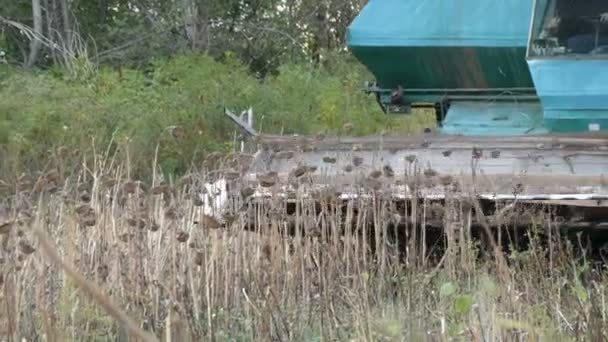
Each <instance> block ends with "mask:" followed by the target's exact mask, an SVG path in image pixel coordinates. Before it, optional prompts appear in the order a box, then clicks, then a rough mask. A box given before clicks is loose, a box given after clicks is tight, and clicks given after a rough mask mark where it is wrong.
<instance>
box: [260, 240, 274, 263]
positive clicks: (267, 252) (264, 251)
mask: <svg viewBox="0 0 608 342" xmlns="http://www.w3.org/2000/svg"><path fill="white" fill-rule="evenodd" d="M262 254H264V257H266V259H267V260H268V261H270V260H271V257H272V249H271V248H270V244H268V243H267V244H264V246H263V247H262Z"/></svg>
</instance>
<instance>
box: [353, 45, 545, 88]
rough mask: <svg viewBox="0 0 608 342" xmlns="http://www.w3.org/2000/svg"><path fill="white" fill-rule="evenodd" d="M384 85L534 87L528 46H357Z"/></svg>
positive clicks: (358, 51) (362, 59) (362, 58)
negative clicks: (527, 56) (528, 59)
mask: <svg viewBox="0 0 608 342" xmlns="http://www.w3.org/2000/svg"><path fill="white" fill-rule="evenodd" d="M352 52H353V54H354V55H355V56H356V57H357V58H358V59H359V60H360V61H361V62H362V63H364V64H365V65H366V66H367V67H368V69H369V70H370V71H371V72H372V73H373V74H374V75H375V77H376V80H377V82H378V85H379V86H380V87H382V88H387V89H394V88H396V87H397V86H399V85H401V86H402V87H403V88H418V89H458V88H480V89H486V88H514V87H517V88H527V87H530V88H531V87H533V83H532V77H531V76H530V72H529V70H528V65H527V64H526V59H525V56H526V50H525V48H523V47H522V48H513V47H510V48H488V47H486V48H479V47H353V48H352Z"/></svg>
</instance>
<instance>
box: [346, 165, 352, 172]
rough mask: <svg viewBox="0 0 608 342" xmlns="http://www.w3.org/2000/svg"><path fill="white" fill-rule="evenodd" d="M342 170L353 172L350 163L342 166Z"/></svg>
mask: <svg viewBox="0 0 608 342" xmlns="http://www.w3.org/2000/svg"><path fill="white" fill-rule="evenodd" d="M344 171H346V172H353V166H352V165H350V164H349V165H346V166H345V167H344Z"/></svg>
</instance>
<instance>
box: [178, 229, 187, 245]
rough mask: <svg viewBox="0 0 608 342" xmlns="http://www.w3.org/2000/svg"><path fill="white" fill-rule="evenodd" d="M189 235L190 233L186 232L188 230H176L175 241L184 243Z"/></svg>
mask: <svg viewBox="0 0 608 342" xmlns="http://www.w3.org/2000/svg"><path fill="white" fill-rule="evenodd" d="M189 237H190V235H189V234H188V232H185V231H183V230H180V231H179V232H177V237H176V238H177V241H179V242H181V243H184V242H186V241H188V238H189Z"/></svg>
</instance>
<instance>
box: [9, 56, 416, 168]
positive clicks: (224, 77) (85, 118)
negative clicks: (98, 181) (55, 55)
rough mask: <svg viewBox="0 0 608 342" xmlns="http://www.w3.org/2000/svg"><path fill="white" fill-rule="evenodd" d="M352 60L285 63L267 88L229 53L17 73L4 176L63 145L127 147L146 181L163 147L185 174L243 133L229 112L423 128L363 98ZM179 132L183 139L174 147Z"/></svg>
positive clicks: (302, 126)
mask: <svg viewBox="0 0 608 342" xmlns="http://www.w3.org/2000/svg"><path fill="white" fill-rule="evenodd" d="M344 60H345V58H344V57H336V58H335V59H334V61H332V63H328V64H327V66H326V67H322V68H312V67H310V66H309V65H307V64H285V65H283V66H282V67H281V68H280V72H279V73H278V75H277V76H273V77H269V78H267V79H264V80H259V79H257V78H256V77H254V76H253V75H251V74H250V72H249V70H248V68H247V66H246V65H244V64H242V63H241V62H240V61H239V60H238V59H237V58H236V57H235V56H234V55H230V54H228V53H227V54H226V55H225V56H224V58H223V61H222V62H218V61H216V60H214V59H213V58H211V57H209V56H206V55H200V54H189V55H182V56H176V57H173V58H163V59H156V60H154V61H152V62H151V63H150V64H149V65H148V67H147V68H146V69H144V70H138V69H128V68H119V69H113V68H109V67H104V68H102V69H101V70H100V71H99V72H98V73H97V74H96V75H94V76H92V77H91V76H89V77H84V78H72V77H68V76H66V74H65V73H63V72H62V71H61V70H60V69H54V70H53V71H51V72H40V73H26V72H23V71H20V70H18V69H10V70H8V71H7V74H6V75H7V76H5V77H4V78H2V79H0V82H1V83H0V84H1V87H0V144H1V145H0V146H2V147H3V149H0V153H3V154H4V155H2V156H1V157H2V158H3V160H12V161H13V162H12V163H3V165H2V168H3V170H1V171H3V172H8V171H9V170H10V171H12V173H13V174H14V173H18V172H21V171H23V170H33V169H41V168H43V166H44V164H45V163H46V161H47V160H48V156H50V154H49V151H51V150H53V149H56V148H58V147H60V146H64V147H66V148H68V149H70V150H71V151H73V150H76V149H80V150H82V152H87V151H91V150H92V149H94V148H95V149H97V151H98V152H99V151H103V150H105V149H106V148H108V147H110V148H112V149H115V148H116V147H117V146H118V145H120V144H127V143H128V146H129V150H130V151H131V155H130V158H131V160H132V167H133V172H135V173H137V174H139V175H140V176H142V177H145V176H149V172H150V169H149V160H150V159H152V158H154V156H155V153H156V145H157V144H158V146H159V155H158V157H159V158H160V161H161V165H164V166H165V167H166V168H167V170H165V171H166V172H169V173H174V172H178V173H183V172H184V171H185V170H187V169H188V168H189V167H190V166H191V165H193V164H192V163H195V164H196V163H197V162H199V161H200V160H201V158H202V157H203V156H204V153H206V152H209V151H215V150H225V149H227V148H230V147H231V145H230V142H232V141H233V140H234V135H235V133H236V128H235V126H234V125H233V124H232V123H231V122H230V121H229V120H227V119H226V118H225V117H224V114H223V111H224V108H229V109H231V110H233V111H238V112H240V111H241V110H244V109H246V108H248V107H250V106H251V107H252V108H253V110H254V113H255V115H256V125H257V129H258V130H260V131H263V132H268V133H281V132H283V133H285V134H306V133H311V134H314V133H317V132H320V131H325V130H327V131H328V132H329V133H335V134H343V131H342V127H343V126H344V125H345V124H346V123H352V124H353V127H354V129H353V132H352V133H351V134H355V135H357V134H371V133H375V132H380V131H382V130H383V129H385V127H389V126H394V127H397V129H398V130H399V131H401V132H408V131H413V130H416V129H419V128H421V127H422V126H421V124H420V122H419V119H420V117H421V116H420V115H415V116H413V117H412V118H409V119H408V118H404V117H389V116H386V115H384V114H383V113H381V111H380V110H379V108H378V107H377V105H376V103H375V101H374V100H373V98H372V97H369V96H366V95H365V94H364V93H363V92H362V91H361V90H360V87H361V85H362V84H363V81H364V80H365V79H368V78H369V75H368V74H367V73H366V71H365V69H364V68H363V67H362V66H361V65H359V64H357V63H355V62H353V61H347V62H345V61H344ZM392 121H400V125H392V124H389V123H392ZM173 126H178V127H180V128H183V129H184V132H185V136H183V137H181V138H180V139H177V140H176V139H173V138H172V137H171V135H170V134H169V131H168V128H169V127H173ZM2 150H4V152H2Z"/></svg>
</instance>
